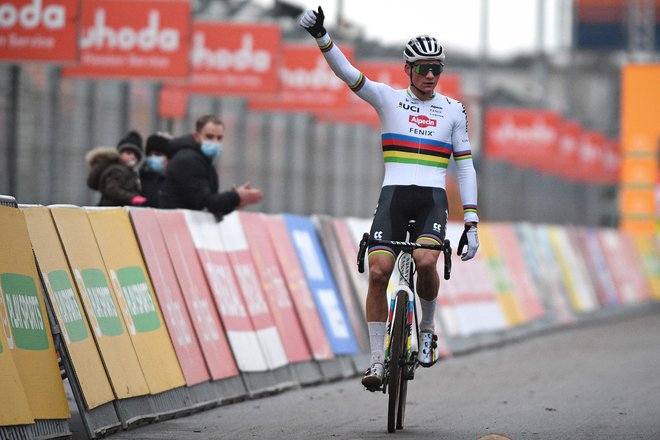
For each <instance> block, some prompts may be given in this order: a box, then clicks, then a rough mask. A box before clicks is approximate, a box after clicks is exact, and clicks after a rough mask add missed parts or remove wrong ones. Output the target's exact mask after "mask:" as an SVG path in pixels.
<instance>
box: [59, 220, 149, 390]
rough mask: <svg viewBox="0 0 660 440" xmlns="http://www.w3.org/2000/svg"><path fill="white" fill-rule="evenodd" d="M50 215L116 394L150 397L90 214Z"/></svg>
mask: <svg viewBox="0 0 660 440" xmlns="http://www.w3.org/2000/svg"><path fill="white" fill-rule="evenodd" d="M50 212H51V215H52V216H53V219H54V221H55V226H56V227H57V231H58V233H59V236H60V240H61V242H62V245H63V247H64V252H65V254H66V256H67V259H68V260H69V266H70V268H71V271H72V272H73V278H74V281H75V283H76V286H77V287H78V292H79V294H80V297H81V299H82V304H83V308H84V309H85V312H86V314H87V319H88V321H89V323H90V326H91V329H92V334H93V335H94V339H95V340H96V345H97V346H98V348H99V352H100V353H101V358H102V359H103V363H104V365H105V368H106V371H107V373H108V377H109V378H110V383H111V385H112V388H113V390H114V391H115V395H116V396H117V398H119V399H125V398H129V397H137V396H143V395H145V394H148V393H149V387H148V386H147V382H146V380H145V378H144V374H143V372H142V368H141V367H140V363H139V361H138V358H137V355H136V354H135V349H134V347H133V343H132V342H131V338H130V336H129V335H128V332H127V330H126V324H125V323H124V320H123V319H122V317H121V314H120V312H119V307H118V306H117V301H116V299H115V297H114V295H113V293H112V289H111V288H110V283H109V282H108V275H107V272H106V269H105V265H104V263H103V258H102V257H101V253H100V252H99V248H98V245H97V244H96V238H95V237H94V232H93V231H92V226H91V225H90V223H89V219H88V218H87V213H85V211H84V210H82V209H81V208H77V207H51V208H50Z"/></svg>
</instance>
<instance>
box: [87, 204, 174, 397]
mask: <svg viewBox="0 0 660 440" xmlns="http://www.w3.org/2000/svg"><path fill="white" fill-rule="evenodd" d="M87 215H88V216H89V221H90V223H91V225H92V229H93V230H94V235H95V237H96V242H97V243H98V246H99V250H100V251H101V256H102V257H103V261H104V262H105V267H106V269H107V270H108V273H109V274H110V280H111V282H112V287H113V288H114V292H115V297H116V298H117V300H118V301H117V302H118V303H119V309H120V311H121V313H122V315H123V317H124V321H125V322H126V327H127V328H128V333H129V335H130V337H131V340H132V341H133V346H134V347H135V352H136V353H137V356H138V360H139V361H140V365H141V366H142V371H143V372H144V377H145V379H146V380H147V384H148V385H149V390H150V391H151V393H152V394H158V393H161V392H163V391H167V390H170V389H173V388H177V387H180V386H183V385H185V380H184V378H183V373H182V372H181V367H179V362H178V361H177V358H176V354H175V352H174V348H173V347H172V342H171V341H170V336H169V333H168V332H167V329H166V328H165V325H164V323H163V315H162V313H161V310H160V306H159V304H158V301H157V300H156V295H154V289H153V286H152V284H151V280H150V279H149V276H148V274H147V269H146V267H145V266H144V260H143V259H142V254H141V252H140V247H139V246H138V243H137V240H136V238H135V234H134V232H133V227H132V226H131V222H130V220H129V218H128V212H127V211H126V209H125V208H113V209H99V210H97V209H94V208H87Z"/></svg>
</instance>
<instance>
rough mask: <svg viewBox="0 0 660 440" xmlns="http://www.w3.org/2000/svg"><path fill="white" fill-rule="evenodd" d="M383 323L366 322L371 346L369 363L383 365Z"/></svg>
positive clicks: (384, 324) (384, 325)
mask: <svg viewBox="0 0 660 440" xmlns="http://www.w3.org/2000/svg"><path fill="white" fill-rule="evenodd" d="M386 325H387V324H386V323H385V322H378V321H375V322H368V323H367V326H368V327H369V343H370V345H371V363H372V364H373V363H376V362H380V363H381V364H382V363H383V350H384V346H385V327H386Z"/></svg>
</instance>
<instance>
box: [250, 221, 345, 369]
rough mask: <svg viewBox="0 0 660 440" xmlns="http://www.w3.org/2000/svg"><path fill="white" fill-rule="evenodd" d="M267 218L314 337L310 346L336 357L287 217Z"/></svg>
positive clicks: (298, 305) (293, 292)
mask: <svg viewBox="0 0 660 440" xmlns="http://www.w3.org/2000/svg"><path fill="white" fill-rule="evenodd" d="M263 221H264V223H265V225H266V229H267V230H268V235H269V236H270V239H271V242H272V243H273V248H274V250H275V254H276V255H277V259H278V261H279V264H280V267H281V270H282V273H283V274H284V278H285V280H286V282H287V286H288V287H289V292H290V293H291V299H292V300H293V304H294V306H295V307H296V311H297V312H298V317H299V318H300V323H301V324H302V328H303V330H304V332H305V335H306V336H307V340H308V341H313V344H311V347H310V349H311V350H312V355H313V356H314V359H317V360H324V359H332V358H334V354H333V352H332V348H331V347H330V341H329V340H328V337H327V335H326V333H325V329H324V328H323V324H322V322H321V318H320V316H319V314H318V310H317V309H316V303H315V302H314V298H313V297H312V292H311V291H310V290H309V286H308V285H307V279H306V278H305V274H304V272H303V270H302V267H301V266H300V262H299V261H298V256H297V254H296V250H295V249H294V247H293V243H291V237H290V236H289V230H288V228H287V226H286V223H285V222H284V218H283V217H282V216H264V217H263Z"/></svg>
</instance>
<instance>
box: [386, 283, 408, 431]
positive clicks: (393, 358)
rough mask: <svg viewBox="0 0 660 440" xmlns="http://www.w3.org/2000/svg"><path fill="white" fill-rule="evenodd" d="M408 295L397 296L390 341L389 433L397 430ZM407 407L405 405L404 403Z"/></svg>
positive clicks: (400, 293) (399, 294)
mask: <svg viewBox="0 0 660 440" xmlns="http://www.w3.org/2000/svg"><path fill="white" fill-rule="evenodd" d="M407 308H408V295H407V294H406V292H404V291H399V292H397V294H396V310H395V315H394V325H393V329H392V338H391V341H390V363H389V366H388V373H389V374H388V384H387V393H388V394H389V399H388V405H387V432H395V431H396V428H397V424H398V423H397V422H398V417H399V416H398V415H399V408H400V397H401V394H400V392H401V381H402V378H403V371H404V368H403V364H404V360H403V356H404V349H405V341H406V339H405V329H406V326H405V325H404V322H405V321H406V319H407V316H408V313H407ZM403 406H404V407H405V403H403Z"/></svg>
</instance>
